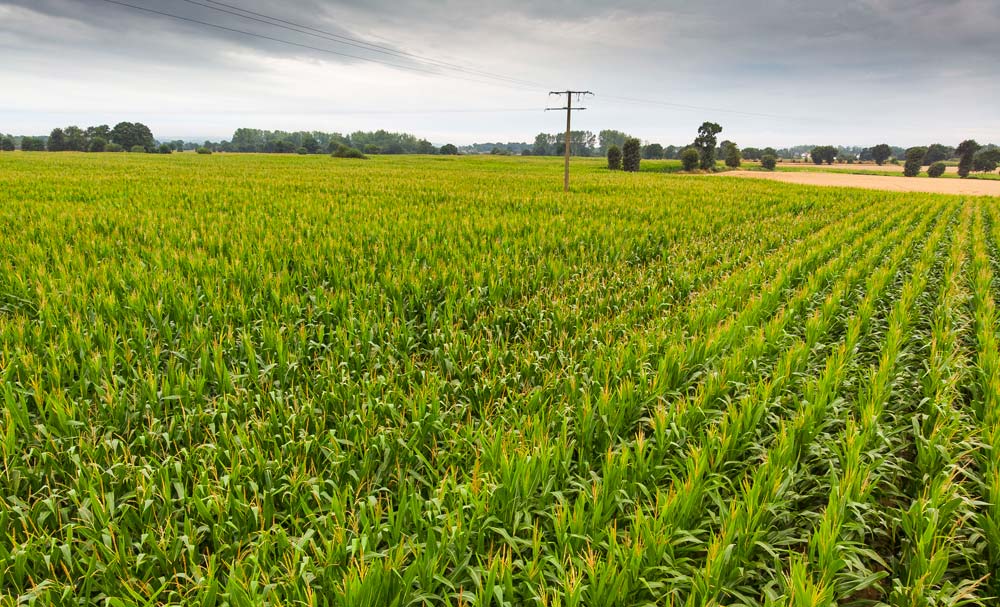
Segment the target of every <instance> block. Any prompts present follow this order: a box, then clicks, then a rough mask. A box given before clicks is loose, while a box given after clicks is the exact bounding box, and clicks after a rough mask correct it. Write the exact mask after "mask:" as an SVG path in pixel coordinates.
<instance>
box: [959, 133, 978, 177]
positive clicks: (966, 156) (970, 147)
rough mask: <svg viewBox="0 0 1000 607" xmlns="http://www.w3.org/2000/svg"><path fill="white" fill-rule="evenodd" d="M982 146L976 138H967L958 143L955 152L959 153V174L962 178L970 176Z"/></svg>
mask: <svg viewBox="0 0 1000 607" xmlns="http://www.w3.org/2000/svg"><path fill="white" fill-rule="evenodd" d="M980 147H981V146H980V145H979V144H978V143H976V140H975V139H967V140H965V141H963V142H962V143H960V144H958V148H956V149H955V152H956V153H957V154H958V176H959V177H961V178H962V179H965V178H966V177H968V176H969V173H970V172H971V171H972V168H973V166H974V165H975V157H976V152H978V151H979V148H980Z"/></svg>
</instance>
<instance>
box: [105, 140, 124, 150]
mask: <svg viewBox="0 0 1000 607" xmlns="http://www.w3.org/2000/svg"><path fill="white" fill-rule="evenodd" d="M104 151H105V152H124V151H125V148H123V147H122V146H120V145H118V144H117V143H114V142H111V143H109V144H108V145H106V146H104Z"/></svg>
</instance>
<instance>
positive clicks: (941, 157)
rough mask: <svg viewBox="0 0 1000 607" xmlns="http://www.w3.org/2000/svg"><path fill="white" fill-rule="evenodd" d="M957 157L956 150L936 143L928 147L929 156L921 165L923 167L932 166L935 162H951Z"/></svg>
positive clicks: (926, 156) (927, 155) (925, 157)
mask: <svg viewBox="0 0 1000 607" xmlns="http://www.w3.org/2000/svg"><path fill="white" fill-rule="evenodd" d="M954 155H955V148H950V147H948V146H946V145H942V144H940V143H934V144H931V145H930V146H928V147H927V154H926V155H925V156H924V158H923V160H922V161H921V163H922V164H923V166H930V165H932V164H934V163H935V162H943V161H945V160H950V159H951V158H952V157H953V156H954Z"/></svg>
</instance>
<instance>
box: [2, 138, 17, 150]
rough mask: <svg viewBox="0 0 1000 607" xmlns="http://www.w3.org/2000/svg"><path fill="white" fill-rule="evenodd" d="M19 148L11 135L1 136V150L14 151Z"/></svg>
mask: <svg viewBox="0 0 1000 607" xmlns="http://www.w3.org/2000/svg"><path fill="white" fill-rule="evenodd" d="M16 149H17V146H15V145H14V138H13V137H10V136H4V137H2V138H0V151H2V152H13V151H14V150H16Z"/></svg>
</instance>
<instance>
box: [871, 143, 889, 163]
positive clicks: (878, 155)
mask: <svg viewBox="0 0 1000 607" xmlns="http://www.w3.org/2000/svg"><path fill="white" fill-rule="evenodd" d="M871 152H872V160H874V161H875V164H877V165H879V166H882V165H883V164H885V161H886V160H889V157H890V156H892V148H891V147H889V144H887V143H880V144H878V145H877V146H875V147H873V148H872V150H871Z"/></svg>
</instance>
